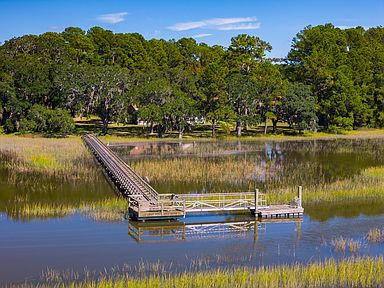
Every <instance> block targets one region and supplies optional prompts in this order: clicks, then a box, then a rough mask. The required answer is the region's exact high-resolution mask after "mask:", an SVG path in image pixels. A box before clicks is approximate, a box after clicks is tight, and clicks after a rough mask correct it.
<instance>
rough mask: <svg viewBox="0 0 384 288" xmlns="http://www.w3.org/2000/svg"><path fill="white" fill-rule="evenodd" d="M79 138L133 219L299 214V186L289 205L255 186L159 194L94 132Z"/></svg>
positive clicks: (300, 209) (285, 215)
mask: <svg viewBox="0 0 384 288" xmlns="http://www.w3.org/2000/svg"><path fill="white" fill-rule="evenodd" d="M83 139H84V142H85V143H86V145H87V146H88V147H89V149H90V150H91V151H92V153H93V155H94V156H95V158H96V159H97V160H98V162H99V163H100V164H101V165H102V167H103V168H104V169H105V172H106V174H107V177H108V178H109V180H111V182H113V184H114V185H115V187H116V188H117V189H118V190H119V191H120V193H121V194H122V196H124V197H126V198H128V201H129V214H130V217H131V218H132V219H134V220H142V221H145V220H160V219H178V218H181V217H185V216H186V214H190V213H218V212H224V213H225V212H227V213H229V212H230V213H232V212H241V211H250V212H252V213H253V214H254V215H255V216H256V217H261V218H290V217H301V216H303V213H304V209H303V208H302V206H301V194H302V193H301V187H300V186H299V189H298V197H297V198H296V201H295V203H293V204H289V205H267V203H266V201H265V197H264V195H263V194H261V193H259V191H258V189H256V190H255V192H236V193H211V194H159V193H158V192H157V191H156V190H155V189H153V187H152V186H151V185H150V184H149V183H148V182H147V181H145V180H144V179H143V178H142V177H140V176H139V175H138V174H137V173H136V172H135V171H134V170H133V169H132V168H131V167H129V165H128V164H127V163H125V162H124V161H123V160H122V159H121V158H120V157H119V156H118V155H117V154H116V153H115V152H113V151H112V150H111V149H110V148H109V147H108V146H106V145H105V144H104V143H103V142H102V141H101V140H100V139H99V138H97V137H96V136H95V135H94V134H84V135H83Z"/></svg>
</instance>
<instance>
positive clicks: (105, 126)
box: [101, 116, 108, 135]
mask: <svg viewBox="0 0 384 288" xmlns="http://www.w3.org/2000/svg"><path fill="white" fill-rule="evenodd" d="M107 133H108V116H105V117H104V118H103V127H102V128H101V134H102V135H107Z"/></svg>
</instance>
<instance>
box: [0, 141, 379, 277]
mask: <svg viewBox="0 0 384 288" xmlns="http://www.w3.org/2000/svg"><path fill="white" fill-rule="evenodd" d="M383 143H384V142H382V141H378V140H367V141H321V142H300V143H295V142H285V143H252V142H242V143H237V142H231V143H201V144H197V143H190V146H189V148H185V147H183V145H181V144H178V143H173V144H161V145H150V146H146V147H144V148H143V145H139V146H135V147H126V146H125V147H122V146H120V147H118V146H116V147H113V149H115V150H116V151H117V152H118V153H119V154H120V155H122V156H123V157H124V158H125V159H126V160H127V161H130V162H131V161H160V160H159V159H162V158H163V157H165V158H168V157H205V158H207V159H211V158H212V157H219V158H220V157H234V158H236V157H237V158H239V159H242V161H244V157H247V160H246V161H253V162H254V163H255V165H265V167H267V168H266V169H265V171H266V172H265V175H266V177H265V178H264V179H256V180H257V181H259V184H260V185H261V184H263V185H265V187H268V186H273V185H276V186H278V185H281V186H282V187H283V186H284V185H291V183H284V179H285V178H284V177H282V176H281V175H283V174H284V173H286V174H287V176H286V178H287V179H288V180H287V181H292V183H295V181H298V179H301V180H302V181H303V182H305V183H307V184H308V183H320V182H322V181H328V182H332V181H335V180H336V179H342V178H346V177H351V176H353V175H354V174H356V173H360V172H361V170H362V169H364V168H367V167H372V166H378V165H383V163H384V161H383V154H384V153H383ZM146 145H147V144H146ZM184 145H185V144H184ZM132 151H134V152H135V151H136V152H135V153H132ZM267 163H269V164H268V165H267ZM309 163H310V165H309ZM272 166H274V167H278V168H279V169H278V171H279V173H280V174H279V173H278V174H276V173H274V174H270V175H268V173H270V171H272V170H268V169H269V168H268V167H272ZM292 167H307V168H306V169H305V170H304V169H303V171H301V170H300V171H291V170H292ZM308 167H310V168H311V169H308ZM274 170H275V171H276V169H274ZM299 172H300V173H303V174H305V175H306V176H305V177H303V176H302V177H301V178H300V176H298V175H300V173H299ZM10 178H11V175H10V174H9V173H8V172H7V171H5V170H0V255H1V257H0V284H4V283H9V282H23V281H25V280H27V281H32V282H35V281H39V279H40V276H41V272H42V271H44V270H46V269H47V268H51V269H55V270H58V271H62V272H68V271H74V272H78V273H79V274H80V277H81V275H82V274H83V272H84V269H86V270H87V271H93V272H94V273H95V274H97V273H99V272H103V271H107V273H108V271H112V270H115V269H116V268H113V267H120V268H119V269H121V270H124V271H131V272H132V273H139V272H140V271H141V270H140V269H139V268H137V267H139V266H143V265H142V264H144V266H145V267H147V268H146V269H147V270H151V269H154V268H153V267H152V268H151V267H150V265H148V263H154V262H155V263H157V261H159V263H161V264H162V265H164V267H165V269H169V270H172V271H183V270H186V269H187V270H198V269H206V268H213V267H218V266H219V267H229V266H231V267H232V266H236V265H248V266H259V265H266V264H281V263H294V262H302V263H308V262H310V261H315V260H319V259H325V258H328V257H334V258H341V257H346V256H349V255H351V254H350V252H349V251H348V248H347V249H346V251H344V252H340V251H336V250H335V249H334V247H333V246H332V244H331V242H332V240H333V239H335V238H337V237H339V236H343V237H346V238H350V239H354V240H356V241H360V242H361V248H360V249H359V250H358V251H357V253H356V254H357V255H379V254H383V253H384V244H383V243H378V244H372V243H368V242H367V240H366V239H365V236H366V234H367V232H368V231H369V229H370V228H374V227H379V228H384V227H383V223H384V208H383V207H384V203H382V202H377V201H374V202H363V203H348V204H342V203H339V204H337V205H336V204H335V205H328V206H319V205H317V206H314V207H311V206H307V207H305V209H306V211H305V217H304V219H302V221H299V222H297V221H296V222H288V223H269V222H255V221H254V218H252V217H250V216H248V215H237V216H234V215H211V216H207V215H196V216H191V217H187V218H185V219H182V221H181V223H161V222H158V223H156V225H154V224H151V223H134V222H130V221H128V220H126V219H125V218H124V215H121V221H117V222H113V223H103V222H96V221H94V220H92V219H89V218H87V217H85V216H83V215H81V214H79V213H77V214H74V215H71V216H66V217H62V218H59V217H50V218H49V217H48V218H46V219H25V218H23V217H18V216H17V215H13V214H12V213H11V212H10V211H9V210H7V207H8V206H9V205H15V203H16V202H17V199H20V198H21V197H22V196H25V195H27V194H28V195H31V196H30V197H29V198H28V199H29V200H28V201H31V202H38V203H39V202H44V203H59V202H60V201H61V199H63V201H65V202H66V203H67V204H73V206H74V207H76V205H78V203H80V202H81V201H94V200H98V199H103V198H104V197H110V196H111V195H113V191H112V189H111V188H110V187H109V185H108V183H107V182H106V181H105V179H104V178H103V176H102V173H101V172H100V177H99V178H98V179H95V181H94V182H93V183H88V184H87V183H77V184H76V185H75V184H73V183H61V182H59V181H54V180H52V179H36V178H33V179H32V180H31V179H29V180H28V178H25V179H23V181H19V182H15V181H12V179H10ZM277 180H278V181H277ZM152 184H153V185H154V186H155V187H156V188H157V189H159V190H162V191H167V192H168V191H169V190H172V189H175V187H176V188H177V189H178V190H177V191H180V192H183V193H187V192H192V191H205V190H208V189H206V188H205V187H204V184H199V185H194V184H193V183H191V185H186V184H185V183H179V185H177V183H176V184H175V183H168V184H167V183H166V182H163V183H160V184H159V183H152ZM208 184H209V183H208ZM241 185H242V184H240V186H241ZM240 188H241V187H240ZM240 188H239V189H240ZM173 191H175V190H173ZM23 199H25V198H23ZM140 263H141V264H140Z"/></svg>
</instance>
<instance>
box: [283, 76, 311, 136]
mask: <svg viewBox="0 0 384 288" xmlns="http://www.w3.org/2000/svg"><path fill="white" fill-rule="evenodd" d="M315 105H316V98H315V96H314V95H313V93H312V90H311V87H310V86H308V85H305V84H302V83H291V84H289V85H288V89H287V92H286V94H285V97H284V98H283V102H282V106H283V109H282V110H283V111H282V113H283V119H284V120H285V121H286V122H287V123H288V124H289V125H290V126H294V125H296V126H297V127H298V128H299V129H304V130H306V129H312V130H316V122H317V117H316V111H315V109H316V106H315Z"/></svg>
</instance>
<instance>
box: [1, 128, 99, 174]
mask: <svg viewBox="0 0 384 288" xmlns="http://www.w3.org/2000/svg"><path fill="white" fill-rule="evenodd" d="M0 166H2V167H3V168H6V169H8V170H10V171H13V172H16V173H22V174H29V175H34V174H39V175H44V176H45V177H55V178H58V179H66V180H71V181H76V180H81V181H87V180H88V181H91V180H92V179H94V177H95V173H96V172H95V171H96V169H95V165H93V159H92V156H91V155H90V153H89V152H88V151H87V149H86V148H85V146H84V145H83V143H82V140H81V138H80V137H69V138H41V137H33V136H29V137H27V136H7V135H0Z"/></svg>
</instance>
